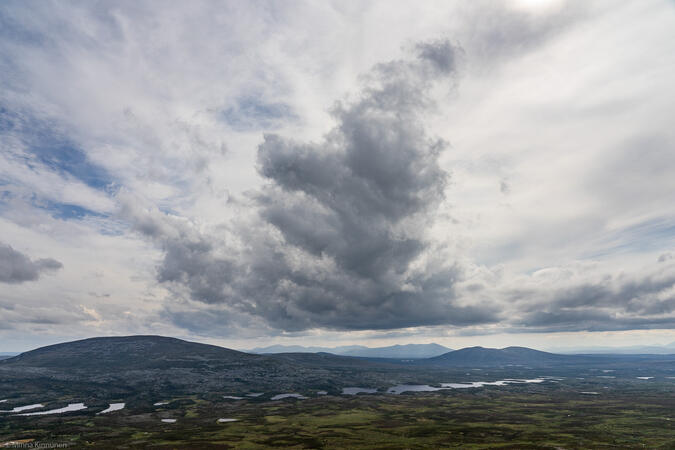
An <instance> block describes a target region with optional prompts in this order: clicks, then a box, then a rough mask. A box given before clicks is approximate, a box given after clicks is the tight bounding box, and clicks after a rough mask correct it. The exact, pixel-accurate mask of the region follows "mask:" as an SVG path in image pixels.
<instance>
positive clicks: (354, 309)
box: [125, 41, 497, 331]
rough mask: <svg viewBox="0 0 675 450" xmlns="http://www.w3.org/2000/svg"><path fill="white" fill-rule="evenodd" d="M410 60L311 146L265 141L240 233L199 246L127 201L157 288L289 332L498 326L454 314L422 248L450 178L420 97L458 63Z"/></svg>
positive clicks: (369, 83) (418, 49)
mask: <svg viewBox="0 0 675 450" xmlns="http://www.w3.org/2000/svg"><path fill="white" fill-rule="evenodd" d="M413 50H414V55H413V56H412V57H411V58H410V59H404V60H396V61H392V62H388V63H384V64H379V65H377V66H376V67H375V68H374V69H373V70H372V71H371V72H370V73H368V74H367V75H366V76H365V77H364V85H363V87H362V89H361V91H360V92H359V93H358V95H357V96H356V97H354V99H352V100H349V101H345V102H341V103H340V102H339V103H337V104H336V106H335V107H334V108H333V110H332V114H333V115H334V117H335V120H336V123H337V125H336V127H335V128H334V129H333V130H331V131H330V132H329V133H328V134H327V135H326V136H325V137H324V139H323V140H322V141H321V142H318V143H314V142H298V141H295V140H293V139H289V138H286V137H282V136H278V135H274V134H267V135H265V136H264V141H263V143H262V144H260V146H259V148H258V171H259V173H260V174H261V175H262V176H263V177H264V178H265V179H266V180H267V183H266V184H265V186H264V187H263V188H261V189H260V190H259V191H258V192H257V193H255V194H254V195H253V205H252V206H254V210H255V211H256V213H255V218H254V219H252V220H251V221H250V222H249V223H247V224H244V223H243V221H242V222H240V223H235V225H233V226H230V227H227V229H226V228H225V227H223V228H221V229H220V234H218V233H211V234H204V233H201V232H199V233H198V232H196V231H195V228H194V227H191V226H190V225H189V224H186V223H184V222H181V221H180V220H179V219H177V218H170V217H168V216H164V215H162V214H160V213H159V212H156V211H155V212H153V213H148V211H141V210H139V209H137V208H136V209H134V207H133V206H132V205H131V203H133V202H127V203H126V205H127V206H126V211H125V215H126V216H127V217H132V218H133V219H134V223H135V224H136V228H137V229H138V230H139V231H141V232H143V233H145V234H147V235H150V236H153V237H154V238H155V239H157V240H159V241H160V242H161V245H162V246H163V249H164V252H165V256H164V260H163V262H162V264H161V265H160V267H159V270H158V279H159V281H161V282H163V283H166V284H167V285H169V286H171V287H172V288H173V289H174V290H175V292H176V293H177V294H178V295H187V296H189V298H190V299H191V300H192V301H197V302H200V303H202V304H209V305H214V304H221V305H222V310H223V317H224V318H225V316H227V315H228V314H229V313H230V312H233V311H234V312H237V313H244V314H248V315H251V316H256V317H261V318H263V319H264V320H265V321H266V322H267V323H268V324H269V325H270V326H271V327H273V328H277V329H281V330H287V331H297V330H304V329H309V328H317V327H321V328H332V329H392V328H401V327H411V326H420V325H439V324H452V325H469V324H476V323H485V322H494V321H496V320H497V319H496V315H495V313H494V312H492V311H491V310H489V309H488V308H484V307H482V306H481V305H476V306H462V305H460V304H458V303H457V302H456V292H455V283H456V281H457V280H458V278H460V277H461V270H460V269H459V268H458V267H457V266H456V265H454V264H452V262H449V261H447V260H439V259H438V258H434V254H438V252H439V251H440V249H437V248H433V246H432V244H431V243H430V240H429V239H428V237H427V236H426V229H427V227H428V226H429V225H430V224H432V223H433V219H434V213H435V211H436V209H437V208H438V206H439V204H440V202H441V201H442V200H443V198H444V190H445V188H446V184H447V181H448V174H447V173H446V172H445V171H443V170H442V169H441V167H440V166H439V164H438V157H439V154H440V152H441V151H443V150H444V148H445V147H446V143H445V142H443V141H442V140H439V139H435V138H432V137H430V136H428V135H427V133H426V131H425V128H424V125H423V123H424V119H425V114H426V113H427V111H428V110H429V109H430V108H432V107H433V101H432V99H431V97H430V90H431V89H432V87H433V86H434V85H435V84H437V83H445V84H446V86H447V87H450V86H451V85H452V83H453V82H454V81H453V80H454V75H455V71H456V64H457V60H458V57H459V56H461V51H460V50H459V49H458V48H457V47H455V46H454V45H452V44H451V43H449V42H448V41H433V42H425V43H421V44H418V45H416V46H414V47H413ZM209 308H210V309H209V314H208V316H209V317H213V309H212V308H211V307H209ZM191 317H193V316H191ZM176 318H180V320H184V318H185V314H184V313H180V314H178V313H176Z"/></svg>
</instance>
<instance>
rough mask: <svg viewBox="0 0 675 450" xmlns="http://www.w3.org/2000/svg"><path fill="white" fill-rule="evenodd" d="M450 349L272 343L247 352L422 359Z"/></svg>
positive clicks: (416, 346) (437, 346)
mask: <svg viewBox="0 0 675 450" xmlns="http://www.w3.org/2000/svg"><path fill="white" fill-rule="evenodd" d="M449 351H452V349H450V348H448V347H444V346H442V345H439V344H434V343H432V344H406V345H391V346H388V347H365V346H363V345H348V346H342V347H303V346H301V345H272V346H269V347H259V348H254V349H253V350H249V351H248V352H249V353H257V354H274V353H321V352H323V353H332V354H334V355H341V356H356V357H361V358H390V359H424V358H432V357H434V356H439V355H442V354H444V353H447V352H449Z"/></svg>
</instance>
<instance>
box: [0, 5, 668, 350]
mask: <svg viewBox="0 0 675 450" xmlns="http://www.w3.org/2000/svg"><path fill="white" fill-rule="evenodd" d="M673 30H675V3H673V2H672V1H666V0H663V1H661V0H636V1H625V2H615V1H609V0H608V1H570V2H566V1H564V0H513V1H510V2H509V1H504V2H497V1H480V0H478V1H474V0H472V1H463V2H459V1H457V2H450V1H447V0H441V1H424V2H420V1H390V0H382V1H342V0H340V1H335V2H330V1H295V0H293V1H255V2H240V1H231V2H221V1H219V2H208V1H205V2H201V1H191V2H179V1H174V2H171V1H170V2H164V1H162V2H160V1H142V2H137V1H115V2H113V1H54V2H49V1H25V0H21V1H4V2H2V3H0V74H1V75H0V351H20V350H25V349H29V348H32V347H35V346H38V345H44V344H49V343H54V342H58V341H63V340H70V339H75V338H82V337H90V336H101V335H127V334H163V335H171V336H177V337H184V338H188V339H193V340H199V341H203V342H211V343H217V344H221V345H226V346H230V347H234V348H251V347H254V346H258V345H265V344H272V343H286V344H289V343H293V344H311V345H320V344H323V345H339V344H352V343H360V344H366V345H371V346H376V345H389V344H392V343H408V342H419V343H422V342H432V341H435V342H438V343H441V344H445V345H448V346H450V347H455V348H457V347H462V346H468V345H487V346H496V347H503V346H506V345H512V344H518V345H528V346H532V347H535V348H550V347H565V346H582V345H634V344H666V343H669V342H673V341H675V175H674V174H675V126H673V118H674V117H675V88H674V87H673V80H675V33H674V31H673Z"/></svg>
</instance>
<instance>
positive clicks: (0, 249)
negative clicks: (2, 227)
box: [0, 242, 63, 283]
mask: <svg viewBox="0 0 675 450" xmlns="http://www.w3.org/2000/svg"><path fill="white" fill-rule="evenodd" d="M61 267H63V265H62V264H61V263H60V262H58V261H57V260H55V259H52V258H43V259H37V260H31V259H30V258H29V257H28V256H26V255H24V254H23V253H21V252H18V251H16V250H14V249H13V248H12V247H11V246H9V245H6V244H3V243H2V242H0V283H23V282H24V281H35V280H37V279H38V278H39V277H40V274H42V273H43V272H49V271H53V270H58V269H60V268H61Z"/></svg>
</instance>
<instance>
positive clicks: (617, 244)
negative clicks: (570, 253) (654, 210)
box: [585, 218, 675, 259]
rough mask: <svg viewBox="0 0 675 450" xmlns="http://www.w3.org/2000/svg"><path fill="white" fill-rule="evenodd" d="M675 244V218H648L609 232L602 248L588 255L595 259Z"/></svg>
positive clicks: (648, 250) (587, 256)
mask: <svg viewBox="0 0 675 450" xmlns="http://www.w3.org/2000/svg"><path fill="white" fill-rule="evenodd" d="M673 245H675V218H658V219H651V220H647V221H644V222H641V223H638V224H635V225H632V226H629V227H626V228H624V229H621V230H618V231H615V232H613V233H611V234H609V235H608V236H607V237H606V238H605V239H603V241H602V249H601V250H599V251H595V252H592V253H590V254H588V255H586V256H585V257H586V258H590V259H594V258H598V257H602V256H607V255H612V254H617V253H648V252H653V251H660V250H664V249H669V248H671V247H672V246H673Z"/></svg>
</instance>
